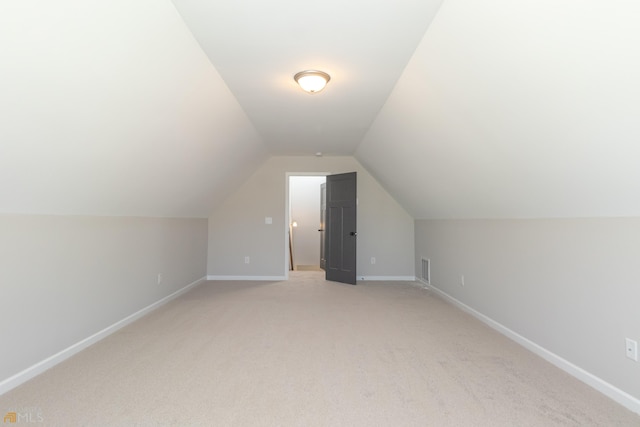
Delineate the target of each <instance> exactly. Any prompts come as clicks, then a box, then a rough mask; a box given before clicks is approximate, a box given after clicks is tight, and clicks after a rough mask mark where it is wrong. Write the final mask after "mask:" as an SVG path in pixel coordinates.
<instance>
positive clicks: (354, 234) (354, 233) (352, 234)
mask: <svg viewBox="0 0 640 427" xmlns="http://www.w3.org/2000/svg"><path fill="white" fill-rule="evenodd" d="M357 235H358V233H357V232H355V231H352V232H351V233H349V236H357Z"/></svg>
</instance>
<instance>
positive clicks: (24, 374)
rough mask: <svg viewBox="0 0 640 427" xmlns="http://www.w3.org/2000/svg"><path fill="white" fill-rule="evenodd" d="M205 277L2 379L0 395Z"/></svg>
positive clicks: (150, 310) (111, 332)
mask: <svg viewBox="0 0 640 427" xmlns="http://www.w3.org/2000/svg"><path fill="white" fill-rule="evenodd" d="M204 280H205V278H204V277H202V278H200V279H198V280H196V281H195V282H192V283H190V284H188V285H187V286H185V287H184V288H182V289H179V290H177V291H175V292H174V293H172V294H171V295H167V296H166V297H164V298H162V299H161V300H159V301H156V302H154V303H153V304H151V305H149V306H147V307H145V308H143V309H141V310H139V311H137V312H135V313H133V314H132V315H130V316H127V317H125V318H124V319H122V320H119V321H118V322H116V323H114V324H113V325H111V326H108V327H106V328H104V329H103V330H101V331H99V332H96V333H95V334H93V335H91V336H89V337H87V338H85V339H83V340H82V341H79V342H77V343H75V344H73V345H72V346H70V347H67V348H66V349H64V350H61V351H59V352H58V353H56V354H54V355H53V356H50V357H48V358H46V359H44V360H42V361H40V362H38V363H36V364H35V365H33V366H30V367H28V368H27V369H25V370H23V371H21V372H18V373H17V374H15V375H13V376H11V377H9V378H7V379H5V380H3V381H1V382H0V395H2V394H4V393H6V392H8V391H9V390H11V389H14V388H16V387H18V386H19V385H20V384H22V383H24V382H27V381H29V380H30V379H31V378H33V377H35V376H36V375H39V374H41V373H43V372H44V371H46V370H47V369H50V368H52V367H54V366H55V365H57V364H58V363H60V362H62V361H64V360H66V359H68V358H70V357H71V356H73V355H74V354H76V353H79V352H80V351H82V350H84V349H85V348H87V347H89V346H90V345H92V344H95V343H96V342H98V341H100V340H101V339H103V338H106V337H107V336H109V335H111V334H113V333H114V332H116V331H117V330H118V329H121V328H123V327H125V326H126V325H128V324H129V323H132V322H134V321H136V320H138V319H139V318H141V317H142V316H144V315H146V314H148V313H150V312H152V311H153V310H155V309H157V308H158V307H160V306H162V305H164V304H166V303H168V302H169V301H171V300H172V299H175V298H177V297H178V296H180V295H182V294H184V293H185V292H187V291H189V290H191V289H192V288H194V287H196V286H198V285H199V284H201V283H202V282H204Z"/></svg>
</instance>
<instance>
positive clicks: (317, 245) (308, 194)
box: [287, 173, 326, 271]
mask: <svg viewBox="0 0 640 427" xmlns="http://www.w3.org/2000/svg"><path fill="white" fill-rule="evenodd" d="M325 175H326V174H324V173H323V174H315V175H301V174H291V175H289V176H288V196H289V197H288V203H287V209H288V219H289V239H288V245H287V246H288V250H287V268H288V270H289V271H291V270H297V271H321V257H322V253H321V241H322V234H323V232H324V231H323V227H322V218H321V202H320V199H321V186H322V184H324V183H325V181H326V177H325Z"/></svg>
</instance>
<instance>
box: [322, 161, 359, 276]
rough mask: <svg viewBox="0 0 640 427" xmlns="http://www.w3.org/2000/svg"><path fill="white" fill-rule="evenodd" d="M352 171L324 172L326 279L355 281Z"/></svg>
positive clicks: (354, 198) (354, 181) (354, 199)
mask: <svg viewBox="0 0 640 427" xmlns="http://www.w3.org/2000/svg"><path fill="white" fill-rule="evenodd" d="M356 179H357V177H356V173H355V172H350V173H344V174H338V175H329V176H327V182H326V184H327V187H326V191H327V194H326V199H327V200H326V201H327V211H326V212H327V213H326V228H325V230H326V231H325V235H326V241H325V251H326V254H325V258H326V268H325V272H326V279H327V280H332V281H335V282H342V283H350V284H352V285H355V284H356V236H357V223H356V216H357V211H356V196H357V193H356V188H357V181H356Z"/></svg>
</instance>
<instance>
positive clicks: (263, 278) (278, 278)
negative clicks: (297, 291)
mask: <svg viewBox="0 0 640 427" xmlns="http://www.w3.org/2000/svg"><path fill="white" fill-rule="evenodd" d="M207 280H248V281H252V280H260V281H271V282H281V281H283V280H287V277H286V276H207Z"/></svg>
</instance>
